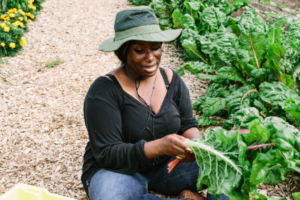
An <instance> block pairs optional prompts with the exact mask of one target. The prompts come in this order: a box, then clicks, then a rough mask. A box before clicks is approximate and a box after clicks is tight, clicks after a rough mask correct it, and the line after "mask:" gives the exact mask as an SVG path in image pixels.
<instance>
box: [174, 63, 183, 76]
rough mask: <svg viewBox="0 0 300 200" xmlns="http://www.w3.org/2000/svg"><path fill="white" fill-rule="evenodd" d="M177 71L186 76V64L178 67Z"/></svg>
mask: <svg viewBox="0 0 300 200" xmlns="http://www.w3.org/2000/svg"><path fill="white" fill-rule="evenodd" d="M176 72H177V74H178V75H179V76H184V65H181V66H180V67H178V68H177V69H176Z"/></svg>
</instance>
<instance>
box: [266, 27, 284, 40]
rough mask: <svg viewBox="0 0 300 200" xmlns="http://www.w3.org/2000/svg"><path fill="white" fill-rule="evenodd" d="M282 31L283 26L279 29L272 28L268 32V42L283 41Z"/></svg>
mask: <svg viewBox="0 0 300 200" xmlns="http://www.w3.org/2000/svg"><path fill="white" fill-rule="evenodd" d="M281 32H282V29H281V28H277V29H276V28H271V29H270V30H269V32H268V44H274V43H278V44H281V43H282V39H281Z"/></svg>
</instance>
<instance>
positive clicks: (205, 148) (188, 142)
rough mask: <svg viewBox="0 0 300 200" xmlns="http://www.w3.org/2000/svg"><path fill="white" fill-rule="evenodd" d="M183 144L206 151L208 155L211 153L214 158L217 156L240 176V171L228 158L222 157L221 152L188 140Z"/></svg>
mask: <svg viewBox="0 0 300 200" xmlns="http://www.w3.org/2000/svg"><path fill="white" fill-rule="evenodd" d="M184 143H185V144H186V145H188V146H189V147H196V148H199V149H203V150H205V151H208V152H209V153H212V154H215V155H216V156H219V157H220V158H221V159H222V160H224V161H225V162H227V163H228V164H230V165H231V166H232V167H233V168H235V170H236V171H238V172H239V173H240V174H242V172H241V170H240V169H239V168H238V167H237V166H236V164H235V163H233V162H232V161H231V160H230V159H229V158H227V157H226V156H224V155H223V154H222V153H221V152H219V151H217V150H215V149H213V148H211V147H210V146H207V145H205V144H201V143H198V142H193V141H190V140H186V141H185V142H184Z"/></svg>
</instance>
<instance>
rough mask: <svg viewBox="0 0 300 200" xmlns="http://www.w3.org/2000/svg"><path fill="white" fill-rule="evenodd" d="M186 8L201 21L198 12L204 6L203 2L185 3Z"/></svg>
mask: <svg viewBox="0 0 300 200" xmlns="http://www.w3.org/2000/svg"><path fill="white" fill-rule="evenodd" d="M183 4H184V6H185V7H186V10H187V12H188V13H189V14H190V15H191V16H192V17H193V18H194V19H195V20H196V19H199V16H198V12H199V10H200V8H201V7H203V4H202V3H201V2H189V1H184V3H183Z"/></svg>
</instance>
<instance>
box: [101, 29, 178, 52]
mask: <svg viewBox="0 0 300 200" xmlns="http://www.w3.org/2000/svg"><path fill="white" fill-rule="evenodd" d="M181 32H182V29H174V30H166V31H160V32H157V33H147V34H140V35H135V36H131V37H128V38H125V39H122V40H118V41H115V38H114V37H113V38H109V39H108V40H105V41H104V42H102V43H101V44H100V46H99V47H98V50H99V51H105V52H110V51H116V50H117V49H119V48H120V47H121V46H122V44H124V43H125V42H128V41H131V40H138V41H147V42H171V41H173V40H175V39H176V38H178V37H179V36H180V34H181Z"/></svg>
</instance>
